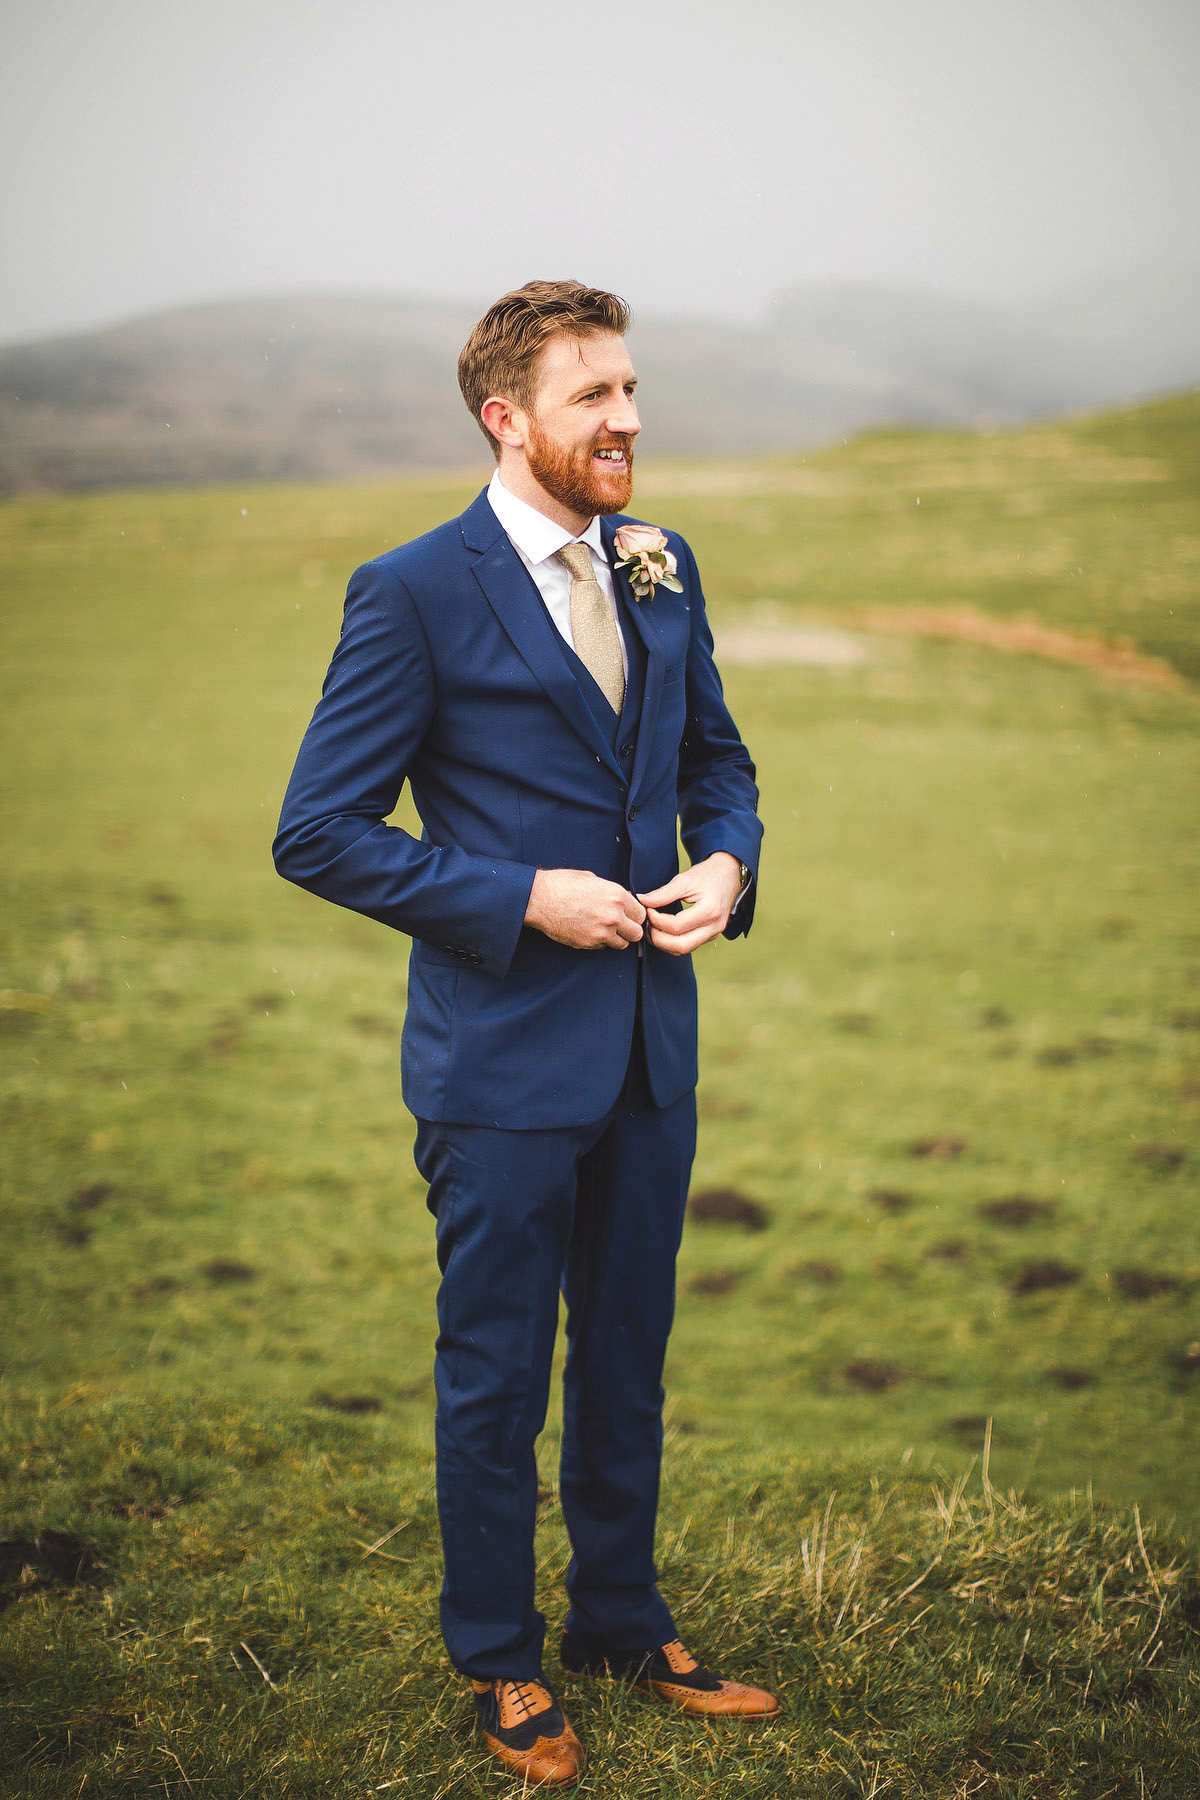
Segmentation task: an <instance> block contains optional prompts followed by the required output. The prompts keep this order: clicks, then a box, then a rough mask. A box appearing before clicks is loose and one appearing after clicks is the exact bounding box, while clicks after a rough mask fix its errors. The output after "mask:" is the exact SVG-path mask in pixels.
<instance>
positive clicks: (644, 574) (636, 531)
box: [613, 525, 683, 600]
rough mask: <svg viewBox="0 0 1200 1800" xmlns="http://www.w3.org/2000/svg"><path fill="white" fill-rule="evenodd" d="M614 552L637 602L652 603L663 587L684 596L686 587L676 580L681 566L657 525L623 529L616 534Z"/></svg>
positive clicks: (622, 527)
mask: <svg viewBox="0 0 1200 1800" xmlns="http://www.w3.org/2000/svg"><path fill="white" fill-rule="evenodd" d="M613 548H614V550H615V551H616V552H617V555H618V556H619V557H620V559H621V560H620V561H619V562H618V564H617V567H618V569H626V570H628V572H629V585H630V587H631V588H632V589H633V597H634V599H635V600H649V599H650V597H651V595H652V594H653V592H654V590H655V588H656V587H658V586H659V584H660V583H661V585H662V586H663V587H665V588H666V589H667V590H668V592H670V593H672V594H682V592H683V583H682V582H681V581H676V579H675V570H676V568H677V567H678V564H677V563H676V560H675V558H674V557H673V556H672V554H671V552H670V551H669V550H668V549H667V540H666V535H665V534H664V533H663V532H661V531H660V530H659V529H658V526H657V525H622V526H621V527H620V528H619V530H617V531H616V532H614V533H613Z"/></svg>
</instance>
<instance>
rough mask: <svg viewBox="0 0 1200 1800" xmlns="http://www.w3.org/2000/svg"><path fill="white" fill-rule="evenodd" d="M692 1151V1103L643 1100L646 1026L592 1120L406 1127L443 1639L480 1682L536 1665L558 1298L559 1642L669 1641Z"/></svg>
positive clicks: (525, 1674)
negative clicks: (432, 1443) (673, 1444)
mask: <svg viewBox="0 0 1200 1800" xmlns="http://www.w3.org/2000/svg"><path fill="white" fill-rule="evenodd" d="M695 1146H696V1104H695V1095H694V1094H688V1095H686V1096H685V1097H684V1099H682V1100H679V1101H677V1102H676V1103H675V1104H674V1105H673V1106H668V1107H663V1108H657V1107H655V1106H654V1105H653V1103H652V1101H651V1099H650V1094H649V1089H648V1086H647V1084H646V1079H645V1072H644V1062H643V1058H642V1051H641V1033H640V1031H638V1032H635V1036H634V1052H633V1056H632V1058H631V1064H630V1071H629V1074H628V1076H627V1078H626V1081H625V1086H624V1089H623V1090H622V1093H621V1095H620V1098H619V1099H618V1101H617V1103H616V1105H615V1106H614V1107H613V1108H612V1109H611V1111H610V1112H609V1113H608V1114H607V1115H606V1116H605V1117H604V1118H603V1119H601V1120H599V1121H598V1122H596V1123H595V1124H592V1125H585V1126H579V1127H572V1128H569V1129H566V1130H561V1131H503V1130H498V1129H493V1128H490V1127H486V1126H475V1125H446V1124H435V1123H430V1122H429V1121H426V1120H420V1121H418V1126H417V1140H416V1146H415V1150H414V1155H415V1158H416V1163H417V1167H418V1168H419V1170H420V1171H421V1174H422V1175H423V1176H424V1177H425V1179H426V1180H427V1181H428V1182H429V1208H430V1211H431V1212H432V1213H433V1214H434V1216H435V1218H436V1220H437V1253H438V1264H439V1267H440V1268H441V1271H442V1280H441V1285H440V1288H439V1290H438V1325H439V1335H438V1343H437V1358H436V1364H435V1382H436V1388H437V1489H438V1512H439V1516H440V1520H441V1529H442V1546H443V1552H444V1556H445V1581H444V1584H443V1588H442V1598H441V1618H442V1634H443V1636H444V1638H445V1641H446V1647H447V1649H448V1651H449V1653H450V1659H451V1661H452V1662H453V1663H454V1665H455V1667H456V1668H458V1669H460V1670H461V1671H462V1672H463V1673H464V1674H467V1675H471V1676H474V1677H475V1678H476V1679H477V1680H482V1681H486V1680H491V1679H494V1678H496V1677H498V1676H504V1677H507V1678H512V1679H528V1678H530V1677H532V1676H536V1675H537V1674H538V1673H539V1672H540V1669H541V1659H542V1644H543V1640H544V1636H545V1620H544V1619H543V1618H542V1616H541V1614H540V1613H539V1612H538V1611H537V1608H536V1605H535V1602H534V1574H535V1562H534V1548H533V1539H534V1527H535V1523H536V1513H537V1462H536V1455H535V1442H536V1439H537V1436H538V1433H539V1432H540V1431H541V1429H542V1426H543V1424H544V1423H545V1417H546V1408H547V1403H548V1398H549V1389H550V1365H551V1357H552V1354H553V1350H554V1339H555V1334H556V1331H557V1324H558V1296H559V1291H560V1288H561V1291H562V1293H563V1295H564V1296H565V1298H566V1303H567V1341H568V1350H567V1362H566V1369H565V1372H564V1375H563V1439H562V1460H561V1467H560V1492H561V1497H562V1508H563V1517H564V1521H565V1523H566V1527H567V1532H568V1535H569V1537H570V1540H571V1548H572V1557H571V1563H570V1567H569V1569H568V1572H567V1593H568V1596H569V1599H570V1611H569V1613H568V1617H567V1629H568V1630H569V1631H570V1632H571V1634H572V1636H573V1637H576V1638H580V1639H584V1640H588V1641H591V1642H593V1643H596V1644H600V1645H604V1646H607V1647H609V1648H628V1649H651V1648H653V1647H654V1646H656V1645H658V1644H663V1643H667V1642H669V1641H670V1639H671V1638H673V1637H674V1636H675V1627H674V1625H673V1623H672V1621H671V1615H670V1613H669V1612H668V1611H667V1607H666V1604H665V1602H664V1601H663V1599H662V1597H661V1596H660V1595H659V1593H658V1590H657V1587H656V1586H655V1582H656V1579H657V1572H656V1570H655V1566H654V1528H655V1517H656V1514H657V1509H658V1484H659V1467H660V1462H661V1457H662V1401H663V1390H662V1366H663V1358H664V1355H665V1353H666V1346H667V1337H668V1335H669V1333H670V1329H671V1320H672V1317H673V1314H674V1304H675V1258H676V1252H677V1251H678V1248H679V1240H680V1236H681V1233H682V1229H683V1213H684V1206H685V1202H686V1199H687V1188H688V1179H689V1176H690V1173H691V1165H692V1158H693V1156H694V1154H695Z"/></svg>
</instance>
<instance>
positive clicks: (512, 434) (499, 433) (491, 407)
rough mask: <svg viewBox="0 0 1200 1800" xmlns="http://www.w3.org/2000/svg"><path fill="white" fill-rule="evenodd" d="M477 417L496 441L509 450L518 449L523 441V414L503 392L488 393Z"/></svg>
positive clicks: (524, 427)
mask: <svg viewBox="0 0 1200 1800" xmlns="http://www.w3.org/2000/svg"><path fill="white" fill-rule="evenodd" d="M479 417H480V418H481V419H482V420H483V423H484V424H485V425H486V427H487V429H488V430H489V431H490V432H491V434H492V436H493V437H494V438H495V439H496V441H497V443H500V444H506V445H507V446H508V448H509V449H510V450H520V449H521V448H522V447H523V446H524V443H525V431H526V426H525V414H524V412H523V411H522V410H521V408H520V407H519V406H516V405H514V403H513V402H512V401H511V400H506V399H505V398H504V396H503V394H489V395H488V397H487V399H486V400H485V401H484V403H483V405H482V406H481V407H480V409H479Z"/></svg>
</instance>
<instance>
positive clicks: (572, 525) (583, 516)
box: [497, 457, 595, 537]
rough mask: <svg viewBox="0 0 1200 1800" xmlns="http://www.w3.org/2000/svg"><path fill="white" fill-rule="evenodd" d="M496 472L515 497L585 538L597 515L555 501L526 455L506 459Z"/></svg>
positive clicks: (572, 532)
mask: <svg viewBox="0 0 1200 1800" xmlns="http://www.w3.org/2000/svg"><path fill="white" fill-rule="evenodd" d="M497 473H498V474H499V476H500V480H501V482H502V483H503V485H504V486H505V487H506V488H507V489H508V491H509V493H510V494H512V495H513V497H514V499H517V500H523V501H524V502H525V504H526V506H532V508H533V510H534V511H535V512H540V513H541V515H542V517H543V518H545V519H550V520H551V521H552V522H553V523H554V524H555V525H561V526H562V528H563V530H564V531H569V532H570V533H571V536H572V537H582V536H583V534H584V532H585V531H586V530H587V528H588V526H589V525H590V524H591V522H592V520H593V518H594V517H595V514H594V513H577V512H574V511H573V510H572V509H571V507H569V506H564V505H563V503H562V501H561V500H556V499H555V498H554V496H553V494H548V493H547V492H546V490H545V488H544V487H543V486H542V484H541V482H540V481H539V480H538V479H537V477H536V476H535V475H533V474H531V472H530V469H529V464H528V463H527V462H525V460H524V459H523V458H521V459H519V460H518V459H514V458H509V457H505V458H503V459H502V460H501V462H500V465H499V468H498V471H497Z"/></svg>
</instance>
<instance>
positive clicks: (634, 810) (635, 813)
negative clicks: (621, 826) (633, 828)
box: [629, 806, 637, 825]
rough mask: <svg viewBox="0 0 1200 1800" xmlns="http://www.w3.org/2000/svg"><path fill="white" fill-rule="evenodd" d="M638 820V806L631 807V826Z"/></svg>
mask: <svg viewBox="0 0 1200 1800" xmlns="http://www.w3.org/2000/svg"><path fill="white" fill-rule="evenodd" d="M636 818H637V807H636V806H631V807H630V809H629V823H630V824H631V825H632V824H633V821H634V820H635V819H636Z"/></svg>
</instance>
